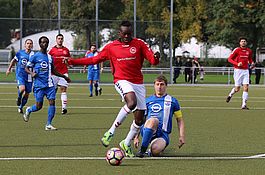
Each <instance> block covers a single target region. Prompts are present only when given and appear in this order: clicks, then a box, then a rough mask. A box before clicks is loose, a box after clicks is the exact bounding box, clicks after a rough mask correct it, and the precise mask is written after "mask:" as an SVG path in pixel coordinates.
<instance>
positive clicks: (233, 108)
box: [0, 105, 265, 110]
mask: <svg viewBox="0 0 265 175" xmlns="http://www.w3.org/2000/svg"><path fill="white" fill-rule="evenodd" d="M56 107H58V108H60V107H61V106H59V105H57V106H56ZM0 108H17V106H3V105H2V106H0ZM43 108H48V107H47V106H44V107H43ZM67 108H68V109H120V108H121V107H120V106H119V107H115V106H75V107H70V106H69V107H67ZM181 109H202V110H205V109H206V110H241V108H239V107H236V108H235V107H208V106H186V107H181ZM251 110H265V107H264V108H260V107H253V108H251Z"/></svg>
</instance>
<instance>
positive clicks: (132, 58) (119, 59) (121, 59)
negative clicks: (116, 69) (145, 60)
mask: <svg viewBox="0 0 265 175" xmlns="http://www.w3.org/2000/svg"><path fill="white" fill-rule="evenodd" d="M127 60H135V57H129V58H118V59H117V61H127Z"/></svg>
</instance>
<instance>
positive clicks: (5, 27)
mask: <svg viewBox="0 0 265 175" xmlns="http://www.w3.org/2000/svg"><path fill="white" fill-rule="evenodd" d="M19 6H20V4H19V1H17V0H1V1H0V17H2V18H17V19H12V20H7V19H2V20H0V22H1V25H0V31H1V32H0V41H1V42H0V48H5V47H6V46H7V45H8V44H10V39H11V38H10V36H11V34H10V29H16V28H19V20H18V18H19V9H20V8H19Z"/></svg>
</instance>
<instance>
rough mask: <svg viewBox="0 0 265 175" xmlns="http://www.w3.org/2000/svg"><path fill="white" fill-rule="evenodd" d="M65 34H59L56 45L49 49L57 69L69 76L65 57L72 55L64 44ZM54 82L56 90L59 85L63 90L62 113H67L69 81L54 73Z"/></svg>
mask: <svg viewBox="0 0 265 175" xmlns="http://www.w3.org/2000/svg"><path fill="white" fill-rule="evenodd" d="M63 41H64V36H63V35H62V34H58V35H57V36H56V45H55V46H54V47H53V48H52V49H51V50H50V51H49V54H50V55H51V56H52V58H53V63H54V67H55V69H56V70H57V71H58V72H59V73H60V74H63V75H65V76H67V77H68V67H67V65H66V64H64V63H63V59H64V58H65V57H70V52H69V49H68V48H66V47H65V46H63ZM52 79H53V83H54V85H55V88H56V90H57V89H58V86H59V87H60V90H61V102H62V114H66V113H67V88H68V83H67V81H66V80H65V79H64V78H61V77H58V76H56V75H52Z"/></svg>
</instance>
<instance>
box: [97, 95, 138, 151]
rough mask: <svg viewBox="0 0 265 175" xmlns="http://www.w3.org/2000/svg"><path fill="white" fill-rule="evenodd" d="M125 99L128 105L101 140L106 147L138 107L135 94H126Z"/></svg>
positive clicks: (122, 109)
mask: <svg viewBox="0 0 265 175" xmlns="http://www.w3.org/2000/svg"><path fill="white" fill-rule="evenodd" d="M124 99H125V101H126V104H125V105H124V106H123V107H122V108H121V110H120V112H119V113H118V115H117V117H116V119H115V120H114V122H113V124H112V126H111V128H110V129H109V130H108V131H107V132H106V133H105V134H104V136H103V137H102V138H101V142H102V144H103V145H104V146H105V147H107V146H109V144H110V141H111V140H112V138H113V136H114V133H115V130H116V128H118V127H119V126H120V125H121V124H122V123H123V121H124V120H125V119H126V117H127V115H128V114H129V113H131V112H132V110H133V109H135V107H136V101H137V100H136V96H135V93H134V92H129V93H127V94H125V96H124Z"/></svg>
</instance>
